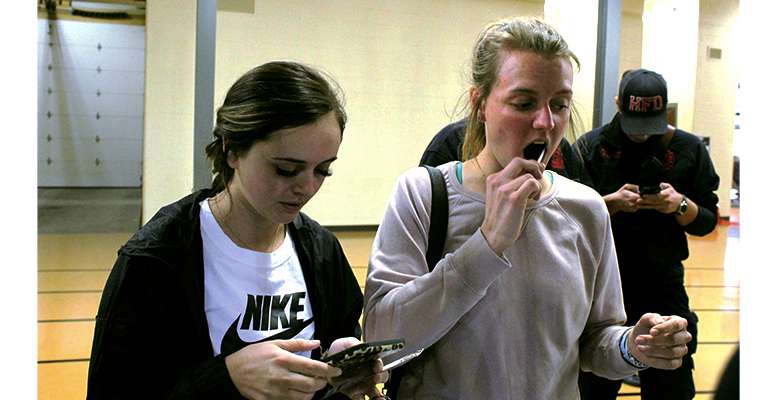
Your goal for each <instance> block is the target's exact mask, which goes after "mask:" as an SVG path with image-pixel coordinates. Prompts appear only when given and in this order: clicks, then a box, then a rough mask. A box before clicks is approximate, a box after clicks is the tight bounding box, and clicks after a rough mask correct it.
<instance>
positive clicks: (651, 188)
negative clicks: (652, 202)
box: [639, 185, 661, 197]
mask: <svg viewBox="0 0 777 400" xmlns="http://www.w3.org/2000/svg"><path fill="white" fill-rule="evenodd" d="M660 192H661V186H659V185H642V186H640V187H639V195H640V196H642V197H645V196H647V195H651V194H658V193H660Z"/></svg>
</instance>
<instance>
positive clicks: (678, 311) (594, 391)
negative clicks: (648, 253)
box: [578, 264, 698, 400]
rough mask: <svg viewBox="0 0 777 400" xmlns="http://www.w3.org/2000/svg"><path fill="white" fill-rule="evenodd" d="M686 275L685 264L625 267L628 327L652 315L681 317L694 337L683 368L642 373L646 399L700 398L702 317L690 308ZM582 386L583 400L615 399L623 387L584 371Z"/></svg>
mask: <svg viewBox="0 0 777 400" xmlns="http://www.w3.org/2000/svg"><path fill="white" fill-rule="evenodd" d="M626 268H628V269H626ZM624 271H625V272H626V273H624ZM683 275H684V270H683V266H682V264H678V265H673V266H666V267H661V268H660V269H659V268H657V267H656V266H647V265H621V280H622V284H623V300H624V305H625V307H626V315H627V320H626V324H627V325H634V324H636V323H637V321H639V318H640V317H642V315H643V314H645V313H648V312H652V313H658V314H661V315H677V316H680V317H683V318H685V319H686V320H688V332H690V333H691V335H693V339H692V340H691V342H690V343H689V344H688V354H686V355H685V357H683V365H682V366H681V367H680V368H678V369H675V370H671V371H667V370H660V369H655V368H648V369H646V370H644V371H640V373H639V379H640V392H641V397H642V400H687V399H692V398H693V397H694V396H695V395H696V388H695V386H694V384H693V375H692V370H693V358H692V357H691V355H692V354H693V353H695V352H696V345H697V343H698V339H697V337H696V336H697V333H698V329H697V323H698V317H697V316H696V314H695V313H694V312H692V311H691V310H690V308H689V305H688V294H687V293H686V292H685V286H684V285H683ZM578 384H579V387H580V398H581V400H615V398H616V397H617V395H618V391H619V390H620V387H621V381H620V380H617V381H613V380H609V379H606V378H602V377H599V376H597V375H594V374H592V373H590V372H583V371H580V377H579V379H578Z"/></svg>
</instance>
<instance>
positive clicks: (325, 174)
mask: <svg viewBox="0 0 777 400" xmlns="http://www.w3.org/2000/svg"><path fill="white" fill-rule="evenodd" d="M316 173H317V174H318V175H320V176H323V177H328V176H332V170H331V169H329V168H326V169H321V168H317V169H316Z"/></svg>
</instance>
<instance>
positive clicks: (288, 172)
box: [275, 167, 299, 178]
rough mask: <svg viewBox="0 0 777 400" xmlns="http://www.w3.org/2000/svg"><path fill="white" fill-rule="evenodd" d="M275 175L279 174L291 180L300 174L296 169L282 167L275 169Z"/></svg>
mask: <svg viewBox="0 0 777 400" xmlns="http://www.w3.org/2000/svg"><path fill="white" fill-rule="evenodd" d="M275 173H276V174H278V175H279V176H284V177H287V178H290V177H293V176H297V174H299V171H297V170H294V169H283V168H281V167H275Z"/></svg>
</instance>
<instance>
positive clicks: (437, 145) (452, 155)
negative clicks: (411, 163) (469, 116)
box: [419, 120, 466, 167]
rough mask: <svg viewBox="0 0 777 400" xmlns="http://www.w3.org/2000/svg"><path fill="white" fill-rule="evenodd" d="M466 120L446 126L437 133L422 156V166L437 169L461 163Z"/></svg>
mask: <svg viewBox="0 0 777 400" xmlns="http://www.w3.org/2000/svg"><path fill="white" fill-rule="evenodd" d="M465 130H466V120H460V121H457V122H454V123H452V124H450V125H447V126H445V127H444V128H442V129H441V130H440V131H439V132H437V133H436V134H435V135H434V137H433V138H432V140H431V141H430V142H429V145H427V146H426V150H424V153H423V155H421V161H420V163H419V166H420V165H429V166H432V167H436V166H438V165H442V164H445V163H447V162H449V161H461V144H462V142H463V141H464V131H465Z"/></svg>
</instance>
